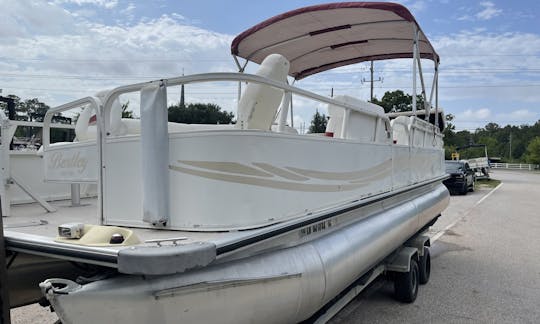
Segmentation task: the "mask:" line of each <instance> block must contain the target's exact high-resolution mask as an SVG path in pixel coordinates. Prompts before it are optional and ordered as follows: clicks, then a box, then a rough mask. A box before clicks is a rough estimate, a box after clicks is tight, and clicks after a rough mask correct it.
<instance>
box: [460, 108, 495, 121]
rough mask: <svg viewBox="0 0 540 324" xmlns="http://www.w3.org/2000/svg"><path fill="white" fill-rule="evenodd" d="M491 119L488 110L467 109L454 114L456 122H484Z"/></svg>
mask: <svg viewBox="0 0 540 324" xmlns="http://www.w3.org/2000/svg"><path fill="white" fill-rule="evenodd" d="M489 118H491V111H490V110H489V109H488V108H481V109H478V110H473V109H467V110H465V111H463V112H461V113H458V114H456V121H461V120H463V121H485V120H487V119H489Z"/></svg>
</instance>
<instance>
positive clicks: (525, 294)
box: [11, 170, 540, 324]
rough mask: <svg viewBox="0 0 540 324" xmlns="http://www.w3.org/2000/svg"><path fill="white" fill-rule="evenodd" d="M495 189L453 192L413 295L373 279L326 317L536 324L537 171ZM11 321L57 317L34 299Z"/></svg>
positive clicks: (499, 174)
mask: <svg viewBox="0 0 540 324" xmlns="http://www.w3.org/2000/svg"><path fill="white" fill-rule="evenodd" d="M492 177H493V178H495V179H499V180H502V182H503V183H502V185H501V186H500V187H498V188H497V189H496V190H492V189H487V188H483V189H482V188H479V189H477V190H476V191H475V192H473V193H469V194H467V195H466V196H452V197H451V201H450V205H449V207H448V208H447V209H446V210H445V212H444V213H443V214H442V217H441V218H440V219H439V220H438V222H437V223H436V224H435V225H434V226H433V227H432V228H431V231H430V235H431V236H432V237H433V238H434V239H435V242H434V243H433V244H432V248H431V256H432V273H431V279H430V282H429V283H428V284H427V285H424V286H421V287H420V290H419V294H418V298H417V300H416V301H415V302H414V303H412V304H403V303H399V302H397V301H395V300H394V299H393V298H392V293H393V286H392V284H391V283H390V282H387V281H383V280H378V281H376V282H375V283H374V284H373V285H371V286H370V287H369V288H368V289H366V291H364V292H363V293H362V294H361V295H359V296H358V297H357V298H355V299H354V300H353V301H352V302H351V303H349V305H348V306H347V307H345V308H344V309H343V310H342V311H341V312H340V313H338V314H337V315H336V316H335V317H334V318H333V319H332V320H331V321H330V323H334V324H337V323H396V322H404V323H540V307H539V306H538V304H539V302H540V258H539V257H538V256H539V255H540V253H539V251H538V250H539V247H540V212H539V210H540V173H530V172H517V171H501V170H496V171H495V172H493V174H492ZM11 316H12V323H20V324H26V323H54V321H55V320H56V316H55V314H54V313H50V312H49V310H48V309H45V308H42V307H41V306H39V305H30V306H26V307H20V308H17V309H13V310H12V311H11Z"/></svg>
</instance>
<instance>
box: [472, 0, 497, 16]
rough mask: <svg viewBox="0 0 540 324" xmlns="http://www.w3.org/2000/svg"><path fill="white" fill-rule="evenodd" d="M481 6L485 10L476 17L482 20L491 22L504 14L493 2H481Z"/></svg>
mask: <svg viewBox="0 0 540 324" xmlns="http://www.w3.org/2000/svg"><path fill="white" fill-rule="evenodd" d="M480 6H482V7H483V8H484V9H483V10H482V11H480V12H479V13H477V14H476V15H475V16H476V18H478V19H480V20H490V19H492V18H494V17H497V16H498V15H500V14H501V13H502V9H498V8H496V7H495V4H494V3H493V2H491V1H483V2H480Z"/></svg>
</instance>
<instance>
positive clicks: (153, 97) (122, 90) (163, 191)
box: [97, 73, 390, 225]
mask: <svg viewBox="0 0 540 324" xmlns="http://www.w3.org/2000/svg"><path fill="white" fill-rule="evenodd" d="M224 81H225V82H229V81H233V82H247V83H255V84H260V85H265V86H269V87H272V88H274V89H278V90H281V91H283V93H284V96H283V97H284V98H286V100H283V101H287V99H288V98H289V96H292V95H295V96H300V97H304V98H307V99H310V100H314V101H316V102H319V103H323V104H327V105H334V106H338V107H341V108H343V109H344V113H345V118H343V127H344V128H345V130H344V131H342V134H347V128H348V127H350V123H349V120H348V118H346V117H347V116H348V115H349V114H350V113H351V112H352V111H354V112H356V113H360V114H362V115H365V116H369V117H371V118H373V119H374V120H375V121H376V122H377V123H378V122H379V121H382V122H383V123H384V125H385V127H386V129H387V132H388V131H390V120H389V118H388V117H387V116H385V115H383V114H379V113H377V112H374V111H370V110H367V109H363V108H362V107H358V106H355V105H351V104H348V103H344V102H340V101H337V100H334V99H331V98H327V97H324V96H321V95H318V94H315V93H312V92H309V91H306V90H303V89H299V88H297V87H294V86H290V85H288V84H286V83H285V82H278V81H274V80H271V79H268V78H264V77H261V76H257V75H252V74H245V73H208V74H196V75H189V76H182V77H177V78H170V79H163V80H157V81H152V82H144V83H137V84H132V85H127V86H122V87H118V88H115V89H113V90H111V91H110V92H108V93H107V95H106V96H105V98H104V100H103V108H102V112H101V113H102V115H101V117H102V118H101V121H98V132H97V138H98V143H99V149H98V151H99V152H100V159H99V161H100V165H99V173H100V179H101V183H103V181H104V179H103V176H104V168H105V163H106V162H105V161H106V158H107V157H106V156H105V155H106V150H105V149H104V148H105V146H106V145H107V136H106V134H107V131H106V130H107V129H110V126H111V110H112V107H113V103H114V102H115V101H116V100H118V99H119V97H120V96H121V95H127V94H130V93H133V92H140V94H141V105H140V114H141V121H140V124H141V134H140V135H141V137H140V138H141V156H142V158H143V164H142V166H143V169H142V174H141V180H142V184H143V186H142V190H143V192H144V194H143V200H144V201H143V215H144V221H145V222H148V223H151V224H153V225H159V224H167V222H168V221H169V219H167V217H169V216H168V215H169V206H170V205H169V197H170V187H169V185H168V179H169V167H168V165H169V150H170V149H169V137H168V126H169V125H168V120H167V109H168V105H167V100H166V97H167V88H168V87H173V86H181V85H187V84H193V83H204V82H224ZM283 101H282V111H281V112H280V114H281V116H283V114H285V115H286V114H287V113H288V111H287V110H286V109H289V107H287V105H286V104H283ZM281 116H280V117H278V121H279V123H280V124H279V125H278V129H280V128H281V129H282V128H284V127H285V125H284V123H285V120H286V118H281ZM378 131H380V130H378V128H377V127H374V130H373V136H372V138H373V139H374V140H377V132H378ZM388 143H389V142H388ZM147 202H148V203H147ZM163 217H165V218H163ZM101 218H103V205H102V206H101Z"/></svg>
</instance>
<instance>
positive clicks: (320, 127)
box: [308, 110, 328, 134]
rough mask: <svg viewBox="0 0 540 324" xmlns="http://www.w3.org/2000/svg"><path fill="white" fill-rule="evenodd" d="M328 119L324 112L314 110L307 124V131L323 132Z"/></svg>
mask: <svg viewBox="0 0 540 324" xmlns="http://www.w3.org/2000/svg"><path fill="white" fill-rule="evenodd" d="M327 121H328V119H327V118H326V116H325V115H324V114H320V113H319V111H318V110H316V111H315V115H313V119H312V120H311V125H310V126H309V131H308V132H309V133H312V134H315V133H324V132H325V131H326V123H327Z"/></svg>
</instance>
